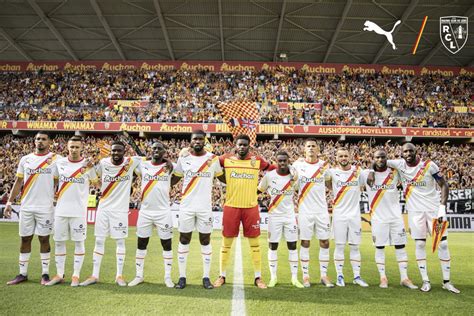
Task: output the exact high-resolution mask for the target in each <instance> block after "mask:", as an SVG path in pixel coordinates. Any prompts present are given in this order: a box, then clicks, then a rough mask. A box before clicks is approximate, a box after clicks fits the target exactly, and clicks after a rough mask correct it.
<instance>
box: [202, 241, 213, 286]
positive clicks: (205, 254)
mask: <svg viewBox="0 0 474 316" xmlns="http://www.w3.org/2000/svg"><path fill="white" fill-rule="evenodd" d="M201 255H202V270H203V274H202V277H203V278H208V277H209V272H210V271H211V260H212V246H211V244H209V245H205V246H204V245H201Z"/></svg>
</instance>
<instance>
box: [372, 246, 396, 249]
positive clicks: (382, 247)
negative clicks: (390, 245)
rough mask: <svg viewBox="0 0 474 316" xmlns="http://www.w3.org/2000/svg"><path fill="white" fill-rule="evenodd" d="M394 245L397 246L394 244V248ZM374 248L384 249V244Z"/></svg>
mask: <svg viewBox="0 0 474 316" xmlns="http://www.w3.org/2000/svg"><path fill="white" fill-rule="evenodd" d="M396 247H397V246H395V248H396ZM375 248H377V249H385V246H376V247H375Z"/></svg>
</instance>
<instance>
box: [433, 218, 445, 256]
mask: <svg viewBox="0 0 474 316" xmlns="http://www.w3.org/2000/svg"><path fill="white" fill-rule="evenodd" d="M448 226H449V222H447V221H442V222H441V223H440V222H438V219H437V218H433V229H432V235H431V237H433V244H432V248H431V250H432V251H433V252H435V251H436V248H438V245H439V243H440V241H441V238H443V235H444V232H445V231H446V229H448Z"/></svg>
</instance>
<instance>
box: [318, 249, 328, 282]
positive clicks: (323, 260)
mask: <svg viewBox="0 0 474 316" xmlns="http://www.w3.org/2000/svg"><path fill="white" fill-rule="evenodd" d="M328 266H329V248H323V247H321V248H319V272H320V273H321V277H325V276H327V275H328Z"/></svg>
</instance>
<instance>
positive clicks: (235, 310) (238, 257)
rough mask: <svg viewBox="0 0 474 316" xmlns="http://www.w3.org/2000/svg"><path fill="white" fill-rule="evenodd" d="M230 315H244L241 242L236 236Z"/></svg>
mask: <svg viewBox="0 0 474 316" xmlns="http://www.w3.org/2000/svg"><path fill="white" fill-rule="evenodd" d="M231 315H232V316H243V315H245V292H244V274H243V267H242V243H241V238H240V235H239V237H237V238H236V243H235V258H234V287H233V291H232V311H231Z"/></svg>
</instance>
